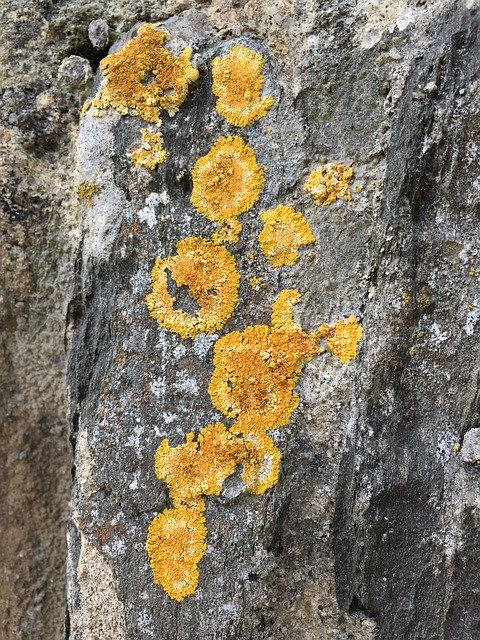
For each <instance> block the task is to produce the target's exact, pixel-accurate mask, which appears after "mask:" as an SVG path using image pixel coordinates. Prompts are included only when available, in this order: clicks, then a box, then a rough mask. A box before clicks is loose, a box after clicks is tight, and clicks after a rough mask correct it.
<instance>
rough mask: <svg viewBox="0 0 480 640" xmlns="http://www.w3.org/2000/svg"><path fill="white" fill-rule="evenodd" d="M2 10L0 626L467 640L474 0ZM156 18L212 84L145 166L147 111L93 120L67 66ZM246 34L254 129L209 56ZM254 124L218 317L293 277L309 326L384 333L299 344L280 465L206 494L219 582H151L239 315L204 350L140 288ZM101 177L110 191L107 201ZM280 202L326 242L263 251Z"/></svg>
mask: <svg viewBox="0 0 480 640" xmlns="http://www.w3.org/2000/svg"><path fill="white" fill-rule="evenodd" d="M0 9H1V10H2V20H1V21H0V24H1V28H2V32H3V33H2V47H1V52H0V57H1V64H0V73H1V74H2V82H1V84H2V94H1V103H2V109H1V110H0V153H1V156H2V157H1V163H0V208H1V209H2V211H1V212H0V232H1V239H0V266H1V269H0V297H1V304H0V326H1V330H2V350H1V352H0V358H1V366H0V383H1V387H2V393H0V404H1V410H2V414H3V416H4V421H3V423H2V440H1V443H0V453H1V456H2V460H3V461H4V463H3V464H2V469H1V478H0V480H1V481H0V487H1V489H0V494H1V495H0V511H1V513H0V536H1V539H2V560H1V563H0V564H1V571H2V573H1V575H2V577H3V581H2V584H3V591H2V598H0V624H1V628H2V634H3V636H2V637H5V638H6V640H13V639H15V640H30V638H33V637H34V638H37V639H39V640H61V639H63V638H65V637H68V638H71V639H72V640H87V638H88V640H90V638H93V637H95V634H98V636H99V637H101V638H102V640H103V639H104V638H105V637H119V638H123V637H125V638H128V639H129V640H130V639H131V640H137V639H138V640H148V638H151V637H162V638H164V639H165V640H170V639H171V640H174V639H175V640H179V639H182V640H184V639H185V640H194V639H195V640H196V639H197V638H198V639H200V638H201V639H202V640H209V639H213V638H216V639H217V640H227V639H228V640H247V639H249V640H250V639H251V640H262V639H263V640H277V639H278V640H283V638H285V637H293V638H296V639H297V638H298V639H299V640H307V639H308V640H313V639H314V640H323V639H324V638H325V639H333V638H335V639H339V640H347V639H352V638H355V640H360V639H362V640H366V639H369V640H373V639H374V638H375V639H376V640H377V639H379V640H392V638H395V639H399V640H417V639H418V638H425V639H427V638H428V639H430V640H437V639H439V640H473V639H474V638H475V640H476V638H477V636H478V628H479V624H480V612H479V607H478V602H479V598H480V596H479V580H478V575H479V571H480V567H479V562H478V547H479V544H480V541H479V536H478V531H479V522H480V501H479V497H478V469H477V468H475V466H474V465H472V464H466V463H465V462H464V460H463V459H462V456H463V455H464V451H462V452H461V454H460V455H455V449H454V443H456V442H457V443H459V442H461V443H463V448H464V450H465V449H466V450H468V447H470V444H469V443H470V439H471V437H472V436H471V435H468V434H471V432H472V430H476V429H478V413H479V409H480V407H479V395H478V380H477V379H476V375H477V372H478V358H479V355H478V354H479V352H478V349H479V346H478V345H479V340H478V331H479V326H480V322H479V320H480V312H479V300H478V277H479V273H480V271H479V259H480V258H479V244H480V243H479V239H478V207H479V191H478V166H479V148H480V140H479V136H478V132H479V130H480V123H479V109H480V107H479V102H478V100H479V99H478V96H479V93H478V70H479V65H480V63H479V42H478V33H479V24H478V23H479V15H478V14H479V7H478V1H477V0H430V1H429V2H418V1H417V0H374V1H372V0H361V1H359V2H351V0H337V1H335V2H328V3H325V2H324V3H319V2H316V1H315V0H294V1H293V2H292V1H291V0H271V1H269V2H265V0H248V1H247V2H243V1H242V2H233V1H232V0H215V2H212V3H205V2H203V1H200V0H198V1H197V0H194V1H193V2H186V1H185V0H172V1H170V0H169V1H168V2H164V3H159V2H158V0H141V1H140V0H138V1H137V0H129V1H128V2H118V0H107V1H105V2H98V1H97V0H93V1H92V2H88V3H85V2H83V0H68V1H66V2H62V3H53V4H52V3H49V2H37V3H35V2H25V1H24V0H9V1H8V2H7V1H6V0H3V1H1V2H0ZM172 16H175V17H174V18H173V20H168V19H169V18H171V17H172ZM145 20H148V21H150V22H156V21H161V22H165V21H166V22H167V25H166V26H167V28H168V29H169V30H171V32H172V36H173V38H172V41H171V45H170V44H169V45H168V46H172V50H173V51H175V53H176V54H178V53H179V51H181V50H183V48H184V47H185V46H188V45H189V44H192V45H193V47H194V52H193V57H192V60H193V63H194V64H195V65H196V66H198V67H199V69H200V79H199V81H198V83H197V84H196V85H195V86H194V87H193V88H192V92H191V94H190V96H189V98H188V99H187V101H186V102H185V103H184V105H182V107H181V111H180V113H179V114H177V119H171V120H170V119H169V117H167V116H166V117H165V123H164V128H165V131H164V133H165V144H166V146H167V148H168V149H169V151H170V157H169V159H167V161H166V163H164V164H162V165H160V166H159V167H158V169H157V170H155V171H154V172H152V171H149V170H147V169H144V168H140V169H139V170H137V171H136V172H132V170H131V166H130V164H129V163H130V161H129V156H128V153H129V152H131V150H132V149H133V148H135V147H134V143H135V142H136V141H138V140H139V139H140V135H139V130H140V127H141V126H144V123H141V122H140V121H139V120H138V119H137V120H136V119H134V118H121V117H119V116H118V114H111V115H108V116H106V118H105V119H104V120H103V121H99V122H93V119H92V120H90V121H88V122H87V121H86V120H83V121H82V123H81V125H80V130H79V131H77V124H78V118H79V111H80V108H81V105H82V103H83V101H84V98H85V96H86V91H87V90H90V83H89V81H88V76H89V71H88V68H87V65H86V63H85V62H82V63H81V64H80V66H79V67H78V73H77V74H76V78H77V80H75V82H69V81H68V78H69V74H68V73H67V74H66V75H64V73H63V70H62V73H61V74H60V75H58V70H59V66H60V62H61V61H62V60H64V59H66V58H67V59H68V58H69V57H70V56H76V57H78V58H80V59H82V60H84V61H87V62H88V64H89V65H90V66H91V67H92V68H93V69H97V66H98V63H99V58H100V57H101V56H102V55H103V52H102V49H96V48H95V41H92V40H91V39H90V38H89V25H90V24H91V23H92V21H105V22H106V23H108V25H110V28H111V39H112V40H114V39H117V38H118V37H119V36H120V32H121V31H122V30H125V31H127V30H129V29H130V28H131V27H134V25H136V24H138V23H139V22H142V21H145ZM122 38H123V39H122V40H121V42H124V41H125V40H124V39H125V36H122ZM234 43H235V44H243V45H246V46H248V47H250V48H252V49H254V50H256V51H259V52H260V53H262V55H263V56H264V57H265V59H266V61H267V63H266V67H265V69H264V73H265V77H266V86H265V95H272V96H273V97H274V98H275V100H276V103H275V105H274V106H273V107H272V108H271V110H270V112H269V114H268V115H267V116H266V118H265V119H263V120H260V121H259V122H258V123H256V124H254V125H253V126H252V127H251V128H247V129H245V130H243V129H241V130H240V131H239V130H238V129H236V128H233V127H230V126H229V125H228V124H226V123H225V122H224V121H223V120H222V118H220V117H219V116H218V114H216V112H215V108H214V102H215V99H214V96H213V95H212V94H211V79H209V76H208V69H209V63H210V61H211V59H212V58H213V57H214V56H225V54H226V53H227V52H228V50H229V48H230V47H231V46H232V45H233V44H234ZM119 46H120V44H119V43H118V42H117V43H116V44H115V48H117V49H118V47H119ZM64 69H65V67H64ZM67 69H68V66H67ZM73 76H75V74H73V75H72V76H70V77H73ZM96 82H97V86H98V82H99V76H97V79H96ZM187 118H188V120H187ZM270 128H271V131H270V130H269V129H270ZM239 133H240V135H242V136H245V138H246V139H247V141H248V142H249V144H252V146H253V147H254V148H255V152H256V153H257V150H258V156H259V159H260V161H261V163H262V164H263V165H264V166H265V167H266V172H267V180H266V185H267V186H266V188H265V190H264V193H263V196H262V198H263V200H262V202H261V203H259V205H258V208H257V209H255V210H253V211H252V212H250V213H247V214H245V215H244V216H243V217H242V218H241V220H242V224H243V226H244V235H243V236H242V238H243V240H242V244H241V245H239V246H238V248H237V249H236V250H235V256H236V259H237V262H238V266H239V270H240V271H241V273H242V277H243V283H242V287H241V290H240V300H241V306H240V307H239V313H238V314H237V315H235V317H234V318H232V320H231V321H230V324H229V325H228V326H226V328H225V330H222V331H231V330H232V329H234V328H238V329H240V330H241V329H243V328H244V327H245V326H246V325H249V324H253V323H258V322H265V323H268V322H269V307H270V303H271V301H272V300H273V298H274V296H275V294H276V293H277V292H278V289H279V288H280V287H281V288H286V287H295V288H299V289H300V290H301V291H302V292H303V297H302V302H301V305H300V308H299V310H298V314H297V316H298V320H299V321H301V323H302V326H305V329H306V330H308V331H311V330H313V329H314V328H315V326H318V324H320V323H322V322H333V321H335V320H337V319H339V317H342V316H345V317H346V316H348V315H349V314H350V313H352V314H355V315H356V316H357V317H359V319H360V320H361V322H362V325H363V328H364V334H363V335H364V337H363V339H362V343H361V349H360V359H359V360H358V361H356V362H354V363H351V364H349V365H347V366H345V367H342V366H341V365H340V363H338V362H335V361H334V360H333V358H332V359H328V358H327V357H326V356H323V357H321V358H318V359H317V360H315V359H314V360H312V361H311V362H310V363H308V364H307V365H306V367H305V372H304V374H303V376H302V378H301V380H300V385H299V388H298V391H299V392H300V394H301V397H302V403H301V405H300V407H299V408H298V409H297V411H296V413H295V414H294V416H293V417H292V420H291V422H290V423H289V426H288V427H284V428H282V429H280V430H279V431H278V433H275V434H273V437H274V439H275V444H276V446H278V447H279V448H280V449H281V450H282V453H283V457H282V468H281V475H280V479H279V482H278V483H277V484H276V485H275V487H273V488H272V489H271V490H269V491H268V492H267V493H266V494H265V495H264V496H248V495H245V493H244V492H243V491H242V488H241V480H240V473H239V474H237V475H234V476H232V477H231V478H229V479H228V480H227V481H226V482H225V484H224V491H223V493H222V495H221V496H220V497H215V498H209V501H208V507H207V513H206V518H207V523H208V527H209V536H208V538H207V544H208V549H207V553H206V555H205V557H204V559H203V560H202V562H201V563H200V587H199V589H198V590H197V592H196V593H195V594H194V595H193V596H191V597H189V598H186V599H185V601H184V602H183V603H182V604H178V603H174V602H172V601H171V600H169V599H168V598H167V597H166V596H165V594H164V593H163V592H162V590H161V588H159V587H156V586H154V585H153V583H152V577H151V573H150V569H149V567H148V558H147V555H146V552H145V549H144V545H145V539H146V531H147V529H148V524H149V522H150V521H151V520H152V518H153V517H154V515H155V514H156V513H158V512H160V511H162V510H163V509H164V508H165V507H166V506H167V505H168V498H167V491H166V487H165V486H164V485H163V484H162V483H161V482H160V481H159V480H158V479H157V478H156V477H155V475H154V471H153V454H154V452H155V449H156V447H157V446H158V444H159V441H160V440H161V439H162V438H163V437H166V436H168V437H169V438H170V440H171V443H172V446H176V445H178V444H179V443H180V442H182V441H183V439H184V435H185V433H186V432H187V431H189V430H193V431H195V432H198V431H199V429H200V428H201V427H203V426H205V425H206V424H207V421H211V422H213V421H216V420H218V419H219V416H218V414H215V412H214V411H213V410H212V407H211V404H210V402H209V400H208V394H207V386H208V381H209V379H210V375H211V367H212V349H213V345H214V343H215V341H216V340H217V339H218V338H219V337H220V336H221V335H223V333H219V334H218V335H216V334H215V335H202V336H198V337H197V338H195V340H192V341H191V343H190V342H186V343H185V342H184V341H182V340H180V339H177V336H172V335H171V334H168V333H166V332H164V331H163V330H161V329H160V328H159V327H158V325H156V324H155V321H153V320H152V319H151V318H150V317H149V316H148V312H147V310H146V307H145V305H144V302H143V300H144V296H145V294H146V293H147V291H148V287H149V271H150V267H151V264H152V261H153V259H154V257H156V256H157V255H159V254H163V255H169V254H171V253H172V252H173V247H174V245H175V242H176V241H177V240H178V238H179V237H182V236H185V235H186V234H199V235H204V236H205V237H207V236H208V234H209V233H210V232H211V230H212V227H210V226H207V223H206V222H205V220H203V219H202V217H201V216H200V215H198V214H196V213H195V211H194V210H192V208H191V206H190V203H189V197H190V193H191V183H190V176H191V168H192V166H193V164H194V162H195V160H196V159H197V158H198V157H199V155H202V154H205V153H206V152H207V151H208V148H209V147H210V146H211V144H212V143H213V142H214V141H215V140H216V139H218V138H219V137H220V136H227V135H238V134H239ZM77 139H78V147H77V146H76V145H77ZM102 148H103V151H102V152H101V150H102ZM75 149H77V151H76V160H75V161H74V152H75ZM75 162H76V163H77V166H78V174H77V172H76V171H77V170H75V171H74V170H73V167H74V163H75ZM328 162H335V163H340V162H341V163H344V164H345V165H346V166H353V167H354V168H355V179H354V181H353V183H352V189H351V194H352V201H351V202H343V201H337V202H336V203H334V204H332V205H329V206H328V207H322V208H317V207H316V206H315V205H314V203H313V201H312V200H311V199H310V197H309V196H308V194H307V193H305V192H304V190H303V187H302V185H303V183H304V182H305V180H306V179H307V177H308V174H309V172H310V171H311V170H312V169H313V168H314V166H315V167H317V166H320V165H323V164H325V163H328ZM82 180H83V181H85V182H88V183H89V184H93V185H98V186H99V189H98V190H97V191H95V194H94V195H93V196H92V198H91V200H92V208H90V207H89V205H88V202H87V201H86V200H81V201H79V200H78V198H77V195H76V189H77V186H78V185H79V184H80V183H81V182H82ZM100 187H101V188H100ZM280 202H283V203H285V204H288V205H291V206H294V208H295V209H298V210H300V211H301V212H302V214H303V215H304V216H305V217H306V219H307V220H308V222H309V225H310V226H311V228H312V231H313V233H314V235H315V236H316V239H317V242H316V245H313V246H309V247H306V248H304V249H302V250H301V254H300V258H299V262H298V265H297V266H295V267H294V268H292V269H290V268H288V269H287V268H281V269H277V271H278V273H272V272H271V271H269V267H268V264H267V263H266V261H265V260H264V258H263V256H262V254H261V253H260V252H259V250H258V246H257V245H256V243H255V242H254V241H253V240H252V239H255V238H256V236H257V234H258V232H259V230H260V228H261V224H260V221H259V218H258V213H259V211H260V210H261V208H262V207H264V208H274V207H275V206H277V204H279V203H280ZM79 248H80V250H79ZM74 281H75V283H76V284H75V292H73V285H74ZM249 281H250V282H253V283H255V287H251V286H248V282H249ZM67 310H68V311H67ZM73 332H75V336H76V337H75V340H74V347H73V351H72V355H71V364H70V369H69V374H68V390H69V406H70V414H69V420H68V422H69V424H70V438H71V443H72V446H73V449H74V460H75V463H74V464H75V466H74V487H73V497H72V512H71V515H70V516H69V519H70V537H69V560H68V585H69V610H70V612H72V620H71V624H69V618H68V616H67V618H65V585H64V568H65V555H66V550H65V524H66V520H67V517H68V516H67V502H68V497H69V494H70V479H71V458H70V451H69V443H68V438H67V418H66V406H67V375H66V351H67V350H68V347H69V344H70V340H71V337H72V333H73ZM474 455H475V456H477V454H476V453H475V454H474ZM99 587H101V588H99ZM99 591H102V592H104V593H105V597H104V598H103V600H102V599H101V593H99ZM90 599H91V600H92V602H91V604H89V602H90ZM82 610H83V613H82ZM109 634H110V635H109Z"/></svg>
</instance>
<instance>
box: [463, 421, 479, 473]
mask: <svg viewBox="0 0 480 640" xmlns="http://www.w3.org/2000/svg"><path fill="white" fill-rule="evenodd" d="M462 460H463V461H464V462H468V463H469V464H473V465H475V466H480V428H478V427H477V428H476V429H470V431H467V433H466V434H465V435H464V436H463V444H462Z"/></svg>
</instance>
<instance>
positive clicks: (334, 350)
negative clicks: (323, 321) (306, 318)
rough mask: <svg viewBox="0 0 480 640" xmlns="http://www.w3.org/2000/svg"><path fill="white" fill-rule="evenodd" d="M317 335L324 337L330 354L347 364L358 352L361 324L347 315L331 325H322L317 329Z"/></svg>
mask: <svg viewBox="0 0 480 640" xmlns="http://www.w3.org/2000/svg"><path fill="white" fill-rule="evenodd" d="M316 334H317V335H318V337H324V338H325V342H326V344H327V347H328V348H329V350H330V352H331V354H332V356H334V357H335V358H337V360H340V362H341V363H342V364H347V363H348V362H350V361H351V360H353V359H355V358H356V357H357V354H358V345H359V343H360V339H361V337H362V326H361V324H360V323H359V322H358V320H357V319H356V318H354V317H353V316H349V317H348V318H347V319H346V320H339V321H338V322H335V324H333V325H330V326H329V325H323V326H322V327H319V329H317V331H316Z"/></svg>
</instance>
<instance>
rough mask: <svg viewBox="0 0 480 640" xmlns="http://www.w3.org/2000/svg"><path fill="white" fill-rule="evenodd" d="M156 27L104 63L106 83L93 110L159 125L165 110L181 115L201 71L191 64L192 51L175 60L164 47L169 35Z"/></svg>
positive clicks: (142, 29) (141, 31)
mask: <svg viewBox="0 0 480 640" xmlns="http://www.w3.org/2000/svg"><path fill="white" fill-rule="evenodd" d="M157 26H158V25H157V24H143V25H141V26H140V27H139V28H138V31H137V34H136V36H135V37H134V38H132V39H131V40H129V41H128V42H127V43H126V44H125V45H124V46H123V47H122V48H121V49H120V51H117V52H116V53H112V54H110V55H108V56H107V57H106V58H104V59H103V60H102V61H101V63H100V68H101V70H102V71H103V73H104V74H105V76H106V82H105V84H104V85H103V87H102V88H101V90H100V93H99V95H98V96H97V97H96V98H94V99H93V100H92V101H91V106H93V107H95V108H96V109H97V110H98V109H107V108H109V107H112V108H113V109H116V111H118V112H119V113H120V114H122V115H126V114H128V113H131V114H134V115H138V116H140V117H141V118H143V119H144V120H146V121H147V122H152V123H158V121H159V119H160V113H161V111H162V109H163V110H165V111H167V113H168V114H169V115H173V114H174V113H176V112H177V111H178V109H179V107H180V105H181V104H182V102H183V101H184V100H185V98H186V97H187V94H188V89H189V85H190V84H191V83H192V82H194V81H195V80H196V79H197V78H198V70H197V69H195V68H194V67H192V65H191V63H190V58H191V55H192V49H191V47H186V48H185V49H184V50H183V51H182V52H181V53H180V55H179V56H175V55H174V54H173V53H171V52H170V51H168V50H167V49H165V47H164V44H165V42H166V40H167V39H168V38H169V34H168V32H167V31H165V30H163V29H158V28H156V27H157Z"/></svg>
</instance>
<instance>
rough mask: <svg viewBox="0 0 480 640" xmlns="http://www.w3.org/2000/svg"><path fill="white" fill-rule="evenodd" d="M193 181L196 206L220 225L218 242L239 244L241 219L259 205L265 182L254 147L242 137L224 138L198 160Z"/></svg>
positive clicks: (215, 234) (213, 236)
mask: <svg viewBox="0 0 480 640" xmlns="http://www.w3.org/2000/svg"><path fill="white" fill-rule="evenodd" d="M192 179H193V189H192V195H191V202H192V205H193V206H194V207H195V208H196V209H197V210H198V211H199V212H200V213H202V214H203V215H204V216H205V217H206V218H207V219H208V220H210V221H211V222H216V223H218V224H219V228H218V229H217V230H216V231H215V232H214V234H213V235H212V239H213V240H214V242H217V243H221V242H236V241H237V240H238V236H239V234H240V231H241V230H242V225H241V224H240V222H239V221H238V217H239V216H240V214H242V213H244V212H245V211H248V210H249V209H251V208H252V207H253V205H254V204H255V203H256V202H257V200H258V198H259V197H260V192H261V190H262V187H263V184H264V180H265V178H264V172H263V169H262V167H261V166H260V165H259V164H258V162H257V159H256V157H255V153H254V152H253V150H252V148H251V147H249V146H248V144H247V143H246V142H245V141H244V140H242V138H240V137H238V136H229V137H227V138H220V139H219V140H217V142H216V143H215V144H214V145H213V147H212V148H211V149H210V151H209V152H208V153H207V154H206V155H205V156H202V157H201V158H199V159H198V160H197V162H196V163H195V166H194V168H193V171H192Z"/></svg>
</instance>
